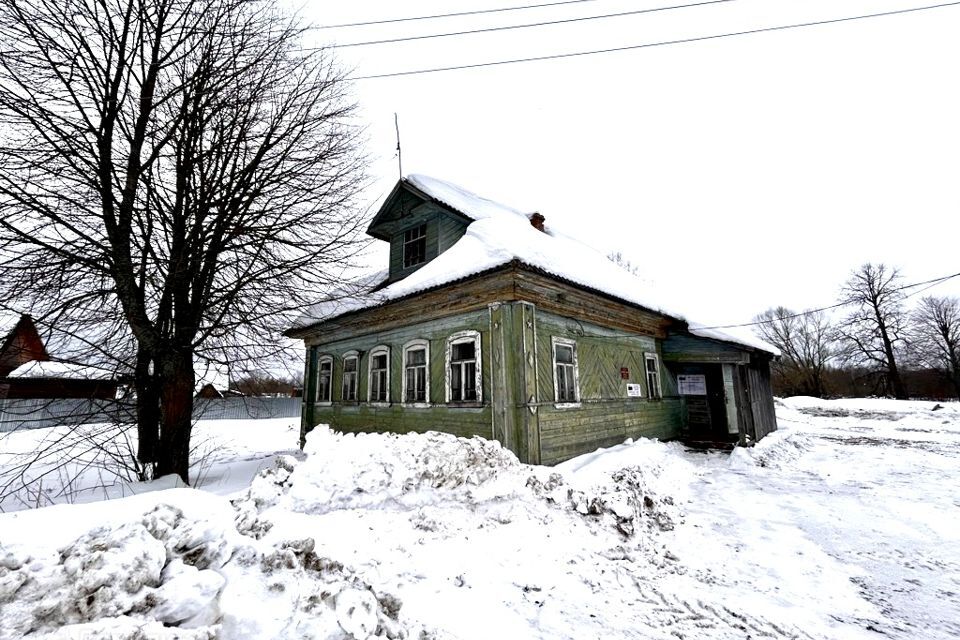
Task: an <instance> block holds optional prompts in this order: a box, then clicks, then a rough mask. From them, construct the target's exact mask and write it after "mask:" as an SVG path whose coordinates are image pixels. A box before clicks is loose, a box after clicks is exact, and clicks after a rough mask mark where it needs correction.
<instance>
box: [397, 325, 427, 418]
mask: <svg viewBox="0 0 960 640" xmlns="http://www.w3.org/2000/svg"><path fill="white" fill-rule="evenodd" d="M429 362H430V345H429V344H428V343H427V341H426V340H414V341H413V342H409V343H407V344H406V345H404V347H403V401H404V402H405V403H407V404H418V403H425V402H428V401H429V398H430V375H429V372H428V371H427V363H429Z"/></svg>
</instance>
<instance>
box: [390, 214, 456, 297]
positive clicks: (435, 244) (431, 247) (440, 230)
mask: <svg viewBox="0 0 960 640" xmlns="http://www.w3.org/2000/svg"><path fill="white" fill-rule="evenodd" d="M421 224H426V225H427V240H426V245H427V246H426V260H425V261H424V262H421V263H420V264H418V265H415V266H413V267H409V268H407V269H404V268H403V234H404V231H405V230H407V229H410V228H412V227H416V226H418V225H421ZM466 230H467V223H466V222H464V221H463V220H461V219H459V218H456V217H454V216H452V215H451V214H449V213H447V212H445V211H444V210H443V209H441V208H440V207H438V206H437V205H435V204H433V203H425V204H421V205H420V206H418V207H415V208H414V209H413V210H412V211H411V212H410V214H409V215H408V216H407V217H406V218H404V220H403V224H402V226H398V227H397V231H396V232H395V233H394V234H393V236H392V237H391V239H390V279H391V280H400V279H402V278H405V277H406V276H408V275H410V274H411V273H413V272H414V271H416V270H417V269H420V268H421V267H423V265H425V264H427V263H428V262H430V261H431V260H433V259H434V258H436V257H437V256H438V255H440V254H441V253H442V252H444V251H446V250H447V249H449V248H450V247H451V246H453V244H454V243H455V242H456V241H457V240H459V239H460V238H461V237H462V236H463V234H464V233H466Z"/></svg>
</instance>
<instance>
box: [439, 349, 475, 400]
mask: <svg viewBox="0 0 960 640" xmlns="http://www.w3.org/2000/svg"><path fill="white" fill-rule="evenodd" d="M466 342H472V343H473V344H474V348H473V349H474V351H473V352H474V362H475V364H474V384H475V386H476V389H477V399H476V400H454V399H453V387H452V386H451V383H452V380H451V376H450V364H451V362H452V361H453V345H455V344H464V343H466ZM443 371H444V382H445V386H446V389H447V395H446V401H447V404H451V403H453V404H463V405H474V404H483V362H482V360H481V356H480V332H479V331H458V332H456V333H454V334H452V335H450V336H449V337H448V338H447V356H446V359H445V360H444V366H443Z"/></svg>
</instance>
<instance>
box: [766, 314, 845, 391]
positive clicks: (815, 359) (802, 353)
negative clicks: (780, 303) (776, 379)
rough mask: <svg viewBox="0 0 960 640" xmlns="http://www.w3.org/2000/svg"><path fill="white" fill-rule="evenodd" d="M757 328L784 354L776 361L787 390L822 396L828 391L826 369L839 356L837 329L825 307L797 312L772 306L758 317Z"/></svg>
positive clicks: (778, 371) (778, 372)
mask: <svg viewBox="0 0 960 640" xmlns="http://www.w3.org/2000/svg"><path fill="white" fill-rule="evenodd" d="M754 322H757V323H759V324H758V325H757V326H756V329H755V332H756V333H757V335H758V336H760V337H761V338H762V339H764V340H765V341H767V342H769V343H770V344H772V345H773V346H775V347H777V348H778V349H779V350H780V353H781V354H782V358H781V360H780V361H779V362H777V363H775V364H774V369H775V372H776V373H777V374H778V375H779V376H780V378H781V381H782V383H783V386H784V392H785V393H788V394H791V395H809V396H816V397H818V398H822V397H823V396H824V394H825V393H826V383H825V375H824V374H825V371H826V367H827V366H828V364H829V362H830V360H832V359H833V358H834V357H835V356H836V351H835V350H834V348H833V346H832V341H833V339H834V331H833V328H832V327H831V325H830V322H829V320H828V318H827V316H826V314H824V313H823V312H822V311H805V312H803V313H796V312H794V311H791V310H790V309H786V308H784V307H776V308H775V309H768V310H767V311H764V312H763V313H761V314H760V315H758V316H757V317H756V318H754Z"/></svg>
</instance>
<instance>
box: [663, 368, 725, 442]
mask: <svg viewBox="0 0 960 640" xmlns="http://www.w3.org/2000/svg"><path fill="white" fill-rule="evenodd" d="M675 370H676V373H677V376H678V382H680V383H681V384H679V387H680V389H679V390H680V395H681V397H682V398H683V403H684V407H685V412H684V413H685V417H686V427H687V433H688V435H689V437H690V438H692V439H694V440H711V441H713V440H726V437H727V436H726V434H727V410H726V404H725V398H724V393H723V371H722V369H721V368H720V365H719V364H706V363H705V364H690V363H684V364H681V365H677V367H676V369H675ZM681 376H686V378H683V377H681ZM684 380H686V381H687V382H688V384H682V383H683V382H684Z"/></svg>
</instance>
